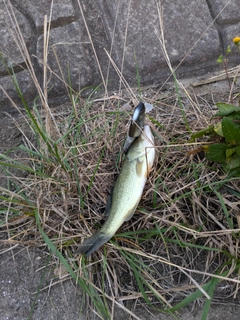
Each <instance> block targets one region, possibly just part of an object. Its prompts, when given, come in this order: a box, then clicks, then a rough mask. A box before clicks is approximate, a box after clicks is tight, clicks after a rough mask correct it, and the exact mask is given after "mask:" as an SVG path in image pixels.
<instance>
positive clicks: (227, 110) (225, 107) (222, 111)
mask: <svg viewBox="0 0 240 320" xmlns="http://www.w3.org/2000/svg"><path fill="white" fill-rule="evenodd" d="M216 106H217V107H218V110H219V111H218V112H217V113H216V114H215V115H214V117H223V116H227V115H229V114H231V113H232V112H234V111H235V112H240V107H237V106H234V105H232V104H228V103H222V102H217V103H216Z"/></svg>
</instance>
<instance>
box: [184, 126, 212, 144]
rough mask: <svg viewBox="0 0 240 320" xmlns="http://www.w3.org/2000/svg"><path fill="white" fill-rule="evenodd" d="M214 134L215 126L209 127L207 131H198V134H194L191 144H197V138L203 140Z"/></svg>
mask: <svg viewBox="0 0 240 320" xmlns="http://www.w3.org/2000/svg"><path fill="white" fill-rule="evenodd" d="M212 133H214V126H213V125H211V126H209V127H208V128H206V129H203V130H200V131H198V132H196V133H193V134H192V135H191V138H190V140H189V142H190V143H191V142H195V140H196V139H197V138H202V137H203V136H208V135H210V134H212Z"/></svg>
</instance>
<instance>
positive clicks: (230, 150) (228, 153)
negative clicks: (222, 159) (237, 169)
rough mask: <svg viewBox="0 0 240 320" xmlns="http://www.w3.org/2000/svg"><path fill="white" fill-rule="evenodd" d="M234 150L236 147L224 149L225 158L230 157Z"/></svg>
mask: <svg viewBox="0 0 240 320" xmlns="http://www.w3.org/2000/svg"><path fill="white" fill-rule="evenodd" d="M235 152H236V148H229V149H227V150H226V158H227V160H228V159H229V158H231V156H232V155H233V154H234V153H235Z"/></svg>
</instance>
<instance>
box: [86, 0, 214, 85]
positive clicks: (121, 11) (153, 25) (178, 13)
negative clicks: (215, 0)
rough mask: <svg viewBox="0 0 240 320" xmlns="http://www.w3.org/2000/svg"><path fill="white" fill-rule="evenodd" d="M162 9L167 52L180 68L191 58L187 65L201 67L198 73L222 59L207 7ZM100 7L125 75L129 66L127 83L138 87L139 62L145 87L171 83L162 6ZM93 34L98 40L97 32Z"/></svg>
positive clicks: (112, 3)
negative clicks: (166, 80)
mask: <svg viewBox="0 0 240 320" xmlns="http://www.w3.org/2000/svg"><path fill="white" fill-rule="evenodd" d="M100 3H101V6H100ZM162 4H163V19H164V33H165V42H166V48H167V51H168V54H169V57H170V60H171V62H172V64H173V65H174V66H176V65H178V63H179V62H180V61H181V60H182V59H183V58H184V57H185V56H186V55H187V57H186V58H185V60H184V62H183V63H182V65H183V66H186V65H187V66H189V65H191V67H194V65H196V68H198V67H199V66H200V65H201V64H203V63H205V62H206V61H208V60H209V59H210V58H212V57H213V56H215V57H217V56H218V55H219V54H220V43H219V38H218V33H217V30H216V29H215V27H214V25H211V23H212V18H211V15H210V13H209V9H208V6H207V4H206V2H202V1H201V2H199V1H191V2H189V1H188V0H181V2H179V1H177V0H175V1H171V2H169V1H167V0H164V1H162ZM86 5H87V4H86ZM95 5H96V6H98V7H99V11H100V12H102V21H103V23H104V25H105V28H104V29H105V30H106V33H107V34H108V39H109V40H108V41H109V42H111V41H112V43H113V49H112V57H113V59H114V61H115V62H116V63H117V65H118V67H119V68H120V69H121V65H122V61H124V63H123V66H124V68H123V74H124V76H125V77H126V78H127V80H129V81H130V83H131V84H135V85H136V84H137V81H136V61H137V64H138V69H139V73H140V77H141V80H142V84H146V83H151V82H152V81H158V80H159V79H163V78H166V75H167V73H169V71H168V68H167V67H166V62H165V58H164V55H163V53H162V50H161V45H160V41H159V34H160V28H159V13H158V10H157V7H156V2H155V1H154V0H149V1H148V2H139V1H138V0H133V1H131V3H128V4H126V3H125V2H124V1H123V2H116V1H110V0H107V1H105V2H104V5H103V3H102V2H101V1H99V2H95ZM199 12H201V15H199V14H198V13H199ZM115 26H116V27H115ZM114 27H115V32H114V34H113V30H114ZM126 30H127V31H126ZM91 31H92V32H93V34H94V32H95V30H91ZM112 38H113V40H112ZM135 54H136V61H135V58H134V55H135ZM123 57H124V58H123Z"/></svg>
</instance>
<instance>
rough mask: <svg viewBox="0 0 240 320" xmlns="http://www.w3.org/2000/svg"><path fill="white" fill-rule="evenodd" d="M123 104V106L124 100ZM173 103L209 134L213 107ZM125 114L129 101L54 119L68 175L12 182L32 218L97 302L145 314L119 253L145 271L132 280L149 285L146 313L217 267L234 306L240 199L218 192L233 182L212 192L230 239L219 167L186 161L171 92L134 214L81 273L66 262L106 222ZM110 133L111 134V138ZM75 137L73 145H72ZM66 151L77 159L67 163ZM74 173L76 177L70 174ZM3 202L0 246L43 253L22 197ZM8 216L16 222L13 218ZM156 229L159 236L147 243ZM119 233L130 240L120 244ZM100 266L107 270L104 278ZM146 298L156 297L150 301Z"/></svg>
mask: <svg viewBox="0 0 240 320" xmlns="http://www.w3.org/2000/svg"><path fill="white" fill-rule="evenodd" d="M143 90H144V89H143ZM123 94H124V95H125V99H127V98H126V93H123ZM181 95H182V96H181V98H182V101H185V103H184V107H185V113H186V119H187V121H188V125H189V126H190V128H192V129H193V131H196V130H198V129H202V128H203V127H204V126H206V125H207V124H208V119H209V114H211V113H213V112H214V111H213V110H212V107H211V106H210V104H207V103H206V105H204V108H202V106H200V105H197V104H196V103H194V102H193V101H192V100H189V99H188V97H186V95H185V93H184V92H182V93H181ZM146 100H147V99H146ZM149 102H152V100H149ZM130 106H131V101H130V100H129V101H128V103H127V104H123V103H122V102H121V100H120V101H119V100H118V99H109V100H107V101H106V100H104V101H98V102H93V103H92V104H91V106H90V107H89V106H87V105H86V104H85V105H84V103H82V104H81V105H80V104H79V105H77V106H76V110H77V117H76V118H75V119H74V118H73V117H72V107H71V106H68V105H64V106H62V107H60V108H57V109H55V110H53V111H52V114H51V116H52V120H53V123H55V124H56V125H57V130H55V131H57V132H59V134H60V135H61V136H64V135H65V134H66V133H67V132H69V131H71V133H70V134H68V135H67V136H66V138H65V139H63V140H62V141H61V142H60V143H59V146H58V147H59V150H60V151H61V153H62V154H61V157H62V159H67V162H68V165H69V170H67V169H66V168H63V167H61V166H60V165H59V163H57V162H56V161H54V159H53V161H52V162H50V163H48V162H47V161H45V160H44V159H42V160H41V161H39V160H38V159H34V158H32V159H29V158H28V162H29V163H32V166H33V167H35V168H36V170H37V168H38V167H39V165H40V164H41V165H42V166H44V167H45V169H44V170H45V173H46V174H47V178H46V177H43V176H39V175H37V174H36V175H29V176H28V177H27V178H25V179H21V177H15V181H16V182H17V184H18V185H19V186H20V187H21V190H24V192H25V194H26V195H27V197H28V198H29V199H31V201H32V202H33V203H34V205H35V206H36V207H37V208H38V211H39V215H40V217H41V223H42V228H43V230H44V232H45V234H46V235H47V236H48V237H49V238H50V239H51V240H52V241H53V242H54V244H55V245H56V247H57V248H58V249H59V250H60V251H61V252H62V254H63V255H64V256H65V257H66V258H67V259H68V260H69V261H70V263H71V261H72V263H75V262H77V263H78V264H79V268H80V269H79V274H80V275H81V276H83V273H84V272H86V269H85V268H87V270H88V275H89V279H90V281H92V283H94V285H95V286H96V287H98V288H99V290H100V291H101V290H102V285H103V284H102V281H104V290H105V293H106V294H107V295H109V296H111V297H112V298H114V299H118V301H121V302H124V301H125V300H126V301H128V303H129V300H130V301H135V307H136V306H137V305H139V304H143V305H144V304H145V302H143V301H144V300H143V299H142V294H141V292H140V290H139V287H138V284H137V282H136V277H135V275H134V273H133V270H132V268H131V266H130V264H129V261H128V260H127V258H126V256H125V255H123V254H122V251H121V250H119V247H120V248H122V247H123V248H124V249H125V252H128V253H130V254H133V256H134V257H135V258H137V261H139V262H138V263H142V265H144V266H145V269H143V270H142V272H141V276H142V277H143V279H145V281H146V282H147V283H148V284H149V286H148V287H146V288H145V289H146V294H147V295H148V296H149V298H150V299H151V301H152V303H153V305H154V304H155V303H156V302H157V299H156V297H159V298H161V300H162V301H165V303H164V304H165V305H167V306H171V305H174V304H175V303H176V302H177V301H180V300H182V299H183V298H184V297H186V296H188V295H189V294H190V293H191V292H193V291H194V290H195V289H196V283H197V284H198V286H201V285H203V284H204V283H206V282H207V281H209V280H210V278H211V275H212V274H216V272H219V270H220V269H221V270H222V269H224V268H223V267H222V266H223V265H224V263H228V264H229V263H230V265H228V266H226V267H225V269H228V270H229V273H228V276H227V277H226V278H225V280H224V282H225V285H224V288H228V289H227V292H228V297H231V296H234V297H236V296H237V292H238V283H239V282H238V274H237V273H236V269H237V268H238V267H237V264H238V256H239V247H238V242H239V240H238V229H237V228H238V223H237V214H238V212H239V198H238V197H236V196H234V195H232V194H231V193H229V189H226V186H228V187H229V188H231V189H232V190H239V181H238V180H231V181H228V182H226V183H225V185H224V186H223V187H221V188H220V189H219V190H218V191H219V192H220V194H221V195H222V197H223V199H224V203H225V205H226V207H227V209H228V214H229V218H230V219H231V220H232V221H233V226H232V228H233V229H235V230H231V229H232V228H231V226H229V222H228V220H227V218H226V215H225V214H224V211H223V207H222V205H221V203H220V201H219V199H218V197H217V196H216V193H214V190H217V189H218V187H219V182H221V181H223V179H224V178H225V176H224V174H223V173H222V171H221V170H220V168H219V167H218V166H216V165H213V164H211V163H208V162H207V161H206V160H205V159H204V158H203V157H202V155H201V154H193V155H191V156H187V154H188V152H189V151H191V150H192V149H195V148H197V147H198V145H194V144H193V145H189V144H188V143H187V140H188V138H189V137H190V133H189V132H188V130H187V128H186V124H185V122H184V121H183V118H182V115H181V110H180V108H179V105H178V103H177V97H176V95H175V94H174V93H173V92H171V91H169V92H168V95H167V97H166V98H163V99H162V100H160V101H156V103H155V107H154V110H153V111H152V112H151V114H150V115H149V117H148V120H147V122H148V123H149V124H150V125H151V127H152V130H153V132H154V134H155V143H156V149H157V156H156V160H155V164H154V168H153V170H152V172H151V173H150V176H149V179H148V181H147V184H146V187H145V190H144V193H143V197H142V200H141V202H140V205H139V208H138V210H137V211H136V213H135V215H134V216H133V218H132V219H131V220H130V221H128V222H126V223H124V224H123V225H122V227H121V228H120V230H119V231H118V234H120V235H119V236H118V235H116V236H115V237H114V238H113V242H111V243H107V244H106V245H104V247H102V248H101V249H100V250H99V251H97V252H96V253H94V254H93V255H92V256H91V258H90V259H89V264H88V265H87V267H84V265H83V264H82V260H81V258H79V257H73V256H72V252H74V251H75V249H76V247H77V245H79V243H80V242H82V241H83V239H84V238H86V237H87V236H89V235H90V234H92V233H93V232H95V231H96V230H97V229H98V228H99V227H100V226H101V225H102V223H103V222H104V220H105V217H104V216H103V213H104V208H105V204H106V201H107V197H108V195H109V193H110V191H111V188H112V186H113V185H114V181H115V179H116V177H117V175H118V172H119V170H120V167H121V160H122V147H123V143H124V139H125V137H126V132H127V124H128V121H129V119H130V113H129V112H128V111H126V109H130ZM200 109H201V111H200ZM86 110H87V111H86ZM99 114H101V116H99ZM70 117H72V118H71V121H69V119H70ZM116 119H117V120H116ZM151 119H153V120H151ZM83 120H84V121H83ZM81 121H82V125H81V127H80V129H78V124H79V123H80V122H81ZM159 125H161V127H159ZM115 129H116V134H114V133H113V132H114V131H115ZM27 135H28V134H27V133H26V134H25V139H27ZM76 136H77V137H78V140H76V141H75V138H76ZM83 141H85V142H83ZM73 146H74V147H75V149H76V155H75V156H73V155H71V156H69V155H70V154H71V152H70V151H71V148H73ZM49 156H50V155H49ZM76 159H77V161H76ZM25 162H26V160H25ZM76 163H77V169H76V170H77V173H76V172H74V168H76ZM98 164H99V165H98ZM97 165H98V167H97ZM96 168H97V170H96ZM76 174H77V176H76ZM76 177H77V178H78V179H79V186H80V191H81V192H80V193H81V197H82V201H80V197H79V190H78V183H77V179H76ZM12 197H13V198H15V197H19V199H20V201H19V203H18V204H12V205H9V204H8V207H9V209H8V212H7V215H6V223H4V224H3V225H2V226H1V239H2V241H3V242H4V243H7V244H19V245H33V246H37V247H40V248H41V247H42V248H44V247H45V246H46V244H45V243H44V242H43V240H42V237H41V236H40V234H39V232H38V230H37V228H36V223H35V218H34V216H33V214H32V209H31V208H30V207H28V205H27V204H26V203H24V201H22V197H21V196H17V192H12ZM153 203H154V207H153ZM83 204H84V205H83ZM5 205H6V206H7V203H5ZM12 209H15V210H18V211H19V212H20V214H19V215H17V216H16V215H13V213H12ZM156 227H157V228H158V229H159V234H158V235H156V233H155V235H154V236H150V237H148V233H151V232H152V231H153V230H156ZM143 230H144V232H142V233H138V231H143ZM125 232H127V233H129V232H131V233H132V235H130V236H129V234H127V235H124V234H123V233H125ZM197 246H199V247H197ZM234 257H235V258H234ZM105 259H106V261H107V264H106V267H105V269H104V270H103V267H102V263H103V261H105ZM57 264H58V263H57ZM82 268H84V269H85V271H84V269H82ZM103 279H104V280H103ZM194 281H196V283H194ZM224 282H223V283H224ZM222 286H223V285H221V286H220V287H219V289H218V290H217V294H216V298H215V299H218V298H219V299H221V297H222V295H223V293H224V295H225V293H226V290H225V289H224V290H223V289H221V288H222ZM150 288H152V290H153V291H154V292H155V293H156V294H155V297H153V292H152V291H151V290H150ZM126 303H127V302H126Z"/></svg>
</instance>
